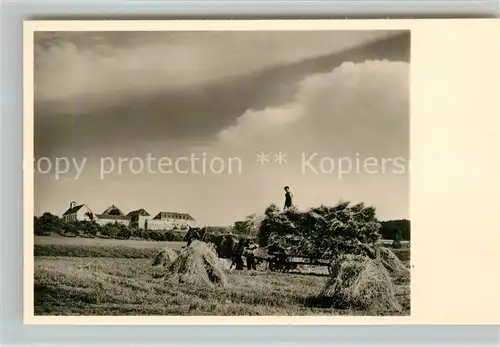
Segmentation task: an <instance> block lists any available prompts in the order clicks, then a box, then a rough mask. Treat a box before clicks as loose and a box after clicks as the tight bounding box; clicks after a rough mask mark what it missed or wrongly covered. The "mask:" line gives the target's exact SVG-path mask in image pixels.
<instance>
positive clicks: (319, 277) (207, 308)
mask: <svg viewBox="0 0 500 347" xmlns="http://www.w3.org/2000/svg"><path fill="white" fill-rule="evenodd" d="M35 243H36V248H35V254H36V255H37V256H35V308H34V310H35V314H37V315H332V314H333V315H368V314H371V313H370V312H363V311H350V310H349V311H346V310H336V309H332V308H324V307H321V304H320V303H318V302H317V300H314V296H315V295H317V294H318V292H319V291H320V290H321V288H322V287H323V285H324V284H325V282H326V281H327V279H328V277H327V276H326V274H325V272H326V268H321V267H320V268H307V267H300V269H299V271H297V272H295V273H287V274H283V273H275V272H269V271H262V270H260V271H247V270H243V271H233V272H230V273H229V274H228V280H229V283H230V285H229V286H228V287H226V288H219V289H208V288H205V287H203V288H199V287H197V286H189V285H183V284H171V283H166V282H164V280H163V278H160V275H161V274H162V271H164V270H163V269H162V268H153V267H152V266H151V258H152V257H153V256H154V255H155V254H156V253H157V252H158V250H159V249H160V248H162V247H170V248H174V249H178V248H180V247H182V245H183V243H172V242H148V241H121V240H102V239H82V238H66V237H56V236H55V237H38V238H36V240H35ZM37 249H38V254H37ZM42 254H50V256H42ZM396 292H397V295H398V296H397V297H398V300H399V301H400V303H401V304H402V306H403V307H404V311H403V312H398V313H395V312H392V313H391V312H387V313H386V314H398V315H401V314H403V315H407V314H409V310H410V296H409V292H410V290H409V283H408V282H403V283H398V284H397V286H396Z"/></svg>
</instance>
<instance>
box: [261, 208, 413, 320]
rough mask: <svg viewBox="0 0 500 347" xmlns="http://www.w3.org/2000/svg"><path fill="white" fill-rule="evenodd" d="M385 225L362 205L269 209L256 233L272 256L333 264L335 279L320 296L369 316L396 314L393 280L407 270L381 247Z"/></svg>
mask: <svg viewBox="0 0 500 347" xmlns="http://www.w3.org/2000/svg"><path fill="white" fill-rule="evenodd" d="M381 229H382V224H381V223H380V221H379V220H378V218H377V216H376V213H375V208H374V207H371V206H365V205H364V204H363V203H359V204H355V205H352V206H350V203H349V202H340V203H338V204H337V205H336V206H333V207H328V206H320V207H317V208H311V209H309V210H308V211H305V212H301V211H298V210H297V209H295V208H292V209H288V210H285V211H281V210H280V209H279V208H278V207H277V206H276V205H271V206H270V207H268V208H267V209H266V211H265V215H264V218H263V219H262V220H261V222H260V229H259V233H258V238H259V244H260V246H265V247H267V249H268V250H269V252H272V253H285V254H287V255H289V256H301V257H309V258H312V259H325V260H327V259H329V260H332V259H333V260H332V276H331V278H330V279H329V280H328V282H327V283H326V285H325V287H324V288H323V289H322V290H321V292H320V293H319V294H318V296H317V299H319V300H320V301H321V302H322V304H323V305H325V304H326V305H327V306H330V307H331V306H333V307H336V308H346V309H347V308H348V309H357V310H364V311H370V312H378V313H384V312H396V311H400V310H401V305H400V304H399V302H398V301H397V299H396V296H395V289H394V283H393V279H392V278H391V275H392V276H393V277H395V278H398V277H401V276H403V277H404V276H408V277H409V270H408V269H407V268H406V267H405V266H404V264H403V263H402V262H401V261H400V260H399V259H398V258H397V256H396V255H395V254H394V253H393V252H392V251H391V250H389V249H387V248H385V247H382V244H381V242H380V240H381Z"/></svg>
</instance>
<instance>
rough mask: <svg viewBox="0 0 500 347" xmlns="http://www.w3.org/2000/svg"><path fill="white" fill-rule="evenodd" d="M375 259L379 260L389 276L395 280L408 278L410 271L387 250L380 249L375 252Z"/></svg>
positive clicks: (384, 248)
mask: <svg viewBox="0 0 500 347" xmlns="http://www.w3.org/2000/svg"><path fill="white" fill-rule="evenodd" d="M377 258H378V259H380V261H381V262H382V265H384V267H385V268H386V269H387V270H388V271H389V273H390V274H391V276H393V277H396V278H400V277H409V276H410V270H409V269H408V268H407V267H406V266H405V264H403V262H402V261H401V260H400V259H399V258H398V257H397V255H396V254H394V252H393V251H391V250H390V249H389V248H387V247H380V248H379V249H378V250H377Z"/></svg>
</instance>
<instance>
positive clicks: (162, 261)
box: [153, 248, 179, 266]
mask: <svg viewBox="0 0 500 347" xmlns="http://www.w3.org/2000/svg"><path fill="white" fill-rule="evenodd" d="M178 256H179V255H178V254H177V252H176V251H174V250H173V249H172V248H164V249H162V250H161V251H160V252H158V254H157V255H156V256H155V258H154V259H153V266H166V265H168V264H170V263H171V262H173V261H174V260H175V259H177V257H178Z"/></svg>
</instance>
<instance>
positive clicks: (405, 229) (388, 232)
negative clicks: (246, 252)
mask: <svg viewBox="0 0 500 347" xmlns="http://www.w3.org/2000/svg"><path fill="white" fill-rule="evenodd" d="M258 219H259V218H258V217H257V216H256V215H250V216H248V217H247V218H246V219H245V220H241V221H237V222H236V223H234V226H233V232H234V233H235V234H239V235H246V236H257V234H258V233H259V228H260V225H258V224H259V223H260V221H259V220H258ZM381 225H382V228H381V229H380V234H381V236H382V238H383V239H385V240H394V241H398V242H399V241H410V235H411V233H410V221H409V220H407V219H396V220H388V221H383V222H381Z"/></svg>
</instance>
